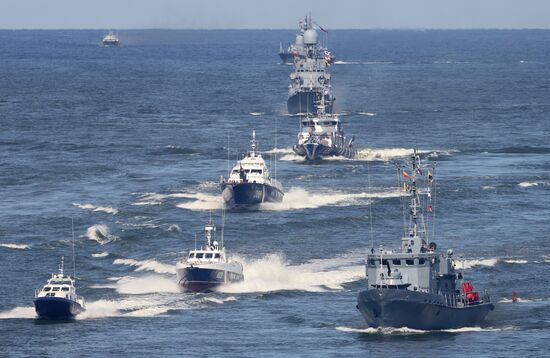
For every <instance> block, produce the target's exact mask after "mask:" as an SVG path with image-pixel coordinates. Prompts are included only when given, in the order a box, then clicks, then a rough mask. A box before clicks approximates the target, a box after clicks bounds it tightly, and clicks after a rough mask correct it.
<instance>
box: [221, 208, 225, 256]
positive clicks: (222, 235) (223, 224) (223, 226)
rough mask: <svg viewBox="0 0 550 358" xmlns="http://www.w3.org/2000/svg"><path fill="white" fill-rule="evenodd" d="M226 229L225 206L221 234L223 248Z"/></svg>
mask: <svg viewBox="0 0 550 358" xmlns="http://www.w3.org/2000/svg"><path fill="white" fill-rule="evenodd" d="M224 231H225V208H223V209H222V234H221V241H222V249H223V248H224V246H223V237H224Z"/></svg>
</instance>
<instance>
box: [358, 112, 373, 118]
mask: <svg viewBox="0 0 550 358" xmlns="http://www.w3.org/2000/svg"><path fill="white" fill-rule="evenodd" d="M359 114H360V115H363V116H369V117H373V116H376V113H373V112H359Z"/></svg>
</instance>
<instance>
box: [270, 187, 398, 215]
mask: <svg viewBox="0 0 550 358" xmlns="http://www.w3.org/2000/svg"><path fill="white" fill-rule="evenodd" d="M400 195H401V192H400V191H399V190H397V189H391V190H388V191H383V192H378V193H366V192H360V193H345V192H331V191H326V190H325V191H323V192H319V193H315V192H308V191H307V190H305V189H303V188H298V187H295V188H290V189H289V190H288V191H287V192H286V193H285V196H284V198H283V201H282V202H280V203H263V204H261V205H260V209H261V210H266V211H287V210H301V209H316V208H319V207H323V206H352V205H365V204H368V203H369V202H370V201H371V200H372V199H380V198H395V197H399V196H400Z"/></svg>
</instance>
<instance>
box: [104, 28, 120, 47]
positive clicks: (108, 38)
mask: <svg viewBox="0 0 550 358" xmlns="http://www.w3.org/2000/svg"><path fill="white" fill-rule="evenodd" d="M102 43H103V46H105V47H108V46H118V45H120V40H119V38H118V35H117V34H115V33H114V32H112V31H109V33H108V34H107V35H105V37H103V41H102Z"/></svg>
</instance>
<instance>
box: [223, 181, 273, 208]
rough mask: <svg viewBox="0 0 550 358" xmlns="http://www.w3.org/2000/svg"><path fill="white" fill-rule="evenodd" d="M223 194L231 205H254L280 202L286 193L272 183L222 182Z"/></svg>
mask: <svg viewBox="0 0 550 358" xmlns="http://www.w3.org/2000/svg"><path fill="white" fill-rule="evenodd" d="M222 196H223V199H224V201H225V202H226V203H227V204H228V205H230V206H254V205H259V204H261V203H279V202H281V201H282V200H283V197H284V193H283V192H282V191H281V190H280V189H278V188H276V187H274V186H271V185H266V184H259V183H240V184H226V183H224V184H222Z"/></svg>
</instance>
